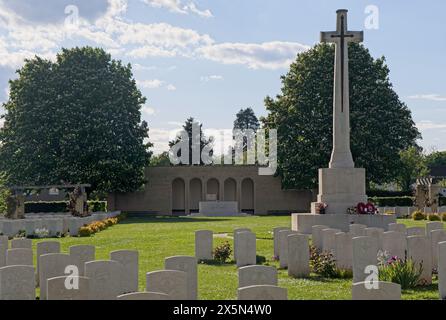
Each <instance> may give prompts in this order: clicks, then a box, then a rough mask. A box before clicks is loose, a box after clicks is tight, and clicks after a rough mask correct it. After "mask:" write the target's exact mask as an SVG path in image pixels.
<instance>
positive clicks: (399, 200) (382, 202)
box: [369, 196, 415, 207]
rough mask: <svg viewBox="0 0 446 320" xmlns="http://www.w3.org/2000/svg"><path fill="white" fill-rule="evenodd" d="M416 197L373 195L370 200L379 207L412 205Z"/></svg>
mask: <svg viewBox="0 0 446 320" xmlns="http://www.w3.org/2000/svg"><path fill="white" fill-rule="evenodd" d="M414 199H415V198H414V197H408V196H404V197H371V198H369V200H370V201H371V202H373V203H374V204H375V205H376V206H377V207H411V206H413V202H414Z"/></svg>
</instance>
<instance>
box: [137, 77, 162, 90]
mask: <svg viewBox="0 0 446 320" xmlns="http://www.w3.org/2000/svg"><path fill="white" fill-rule="evenodd" d="M164 83H165V82H164V81H161V80H158V79H153V80H136V84H137V85H138V86H140V87H142V88H144V89H157V88H161V87H162V86H163V85H164Z"/></svg>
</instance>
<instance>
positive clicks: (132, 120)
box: [0, 47, 151, 192]
mask: <svg viewBox="0 0 446 320" xmlns="http://www.w3.org/2000/svg"><path fill="white" fill-rule="evenodd" d="M145 102H146V98H144V97H143V96H142V94H141V92H140V91H139V90H138V89H137V87H136V83H135V80H134V79H133V74H132V70H131V66H130V65H127V66H126V65H123V64H122V63H121V62H120V61H116V60H112V59H111V56H110V55H109V54H107V53H106V52H105V51H104V50H102V49H97V48H91V47H84V48H74V49H63V50H62V52H61V53H60V54H58V56H57V60H56V61H55V62H51V61H48V60H44V59H41V58H39V57H35V58H34V59H32V60H27V61H26V63H25V65H24V66H23V68H21V69H20V70H18V78H17V79H16V80H12V81H10V94H9V100H8V101H7V102H6V103H5V104H4V108H5V109H6V114H5V115H4V116H3V117H4V120H5V124H4V127H3V128H2V129H1V131H0V141H1V146H0V170H1V171H2V172H3V173H4V175H5V183H6V184H9V185H11V184H19V185H23V184H37V185H45V184H60V183H61V182H65V183H89V184H91V185H92V189H93V190H95V191H99V192H112V191H122V192H127V191H133V190H135V189H137V188H139V187H140V186H141V185H142V184H143V182H144V167H145V166H146V165H147V164H148V163H149V160H150V155H151V153H150V151H149V148H150V146H151V144H150V143H148V142H147V141H148V140H147V139H148V125H147V123H146V122H145V121H141V111H140V110H141V107H142V105H143V104H144V103H145Z"/></svg>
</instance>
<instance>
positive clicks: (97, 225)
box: [79, 213, 126, 237]
mask: <svg viewBox="0 0 446 320" xmlns="http://www.w3.org/2000/svg"><path fill="white" fill-rule="evenodd" d="M125 218H126V215H125V214H123V213H121V214H120V215H119V216H117V217H115V218H108V219H105V220H102V221H95V222H92V223H90V224H86V225H84V226H83V227H81V228H80V229H79V236H80V237H89V236H91V235H93V234H95V233H97V232H100V231H103V230H105V229H107V228H109V227H111V226H114V225H115V224H118V223H120V222H121V221H122V220H124V219H125Z"/></svg>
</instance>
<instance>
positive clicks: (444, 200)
mask: <svg viewBox="0 0 446 320" xmlns="http://www.w3.org/2000/svg"><path fill="white" fill-rule="evenodd" d="M438 205H439V206H440V207H443V206H446V197H439V198H438Z"/></svg>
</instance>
